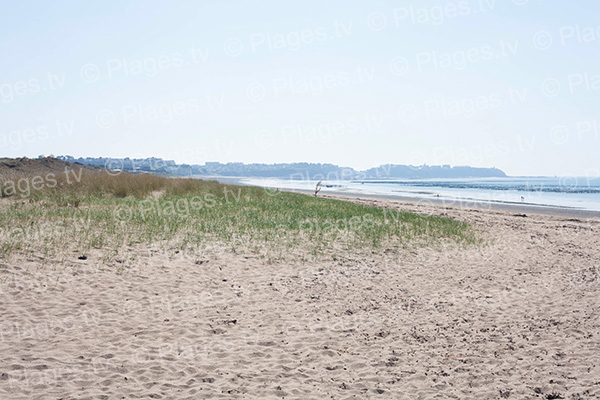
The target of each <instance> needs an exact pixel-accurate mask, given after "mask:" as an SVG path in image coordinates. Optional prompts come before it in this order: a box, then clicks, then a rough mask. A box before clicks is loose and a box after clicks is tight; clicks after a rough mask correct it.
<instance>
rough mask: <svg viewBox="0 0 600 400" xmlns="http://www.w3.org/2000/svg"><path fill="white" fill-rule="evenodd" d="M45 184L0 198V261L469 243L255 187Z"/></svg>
mask: <svg viewBox="0 0 600 400" xmlns="http://www.w3.org/2000/svg"><path fill="white" fill-rule="evenodd" d="M13 179H15V178H14V177H13ZM27 179H29V178H27ZM54 181H56V185H54ZM54 181H52V180H51V183H48V184H46V185H44V187H42V188H39V186H38V189H35V190H30V191H28V192H29V193H28V195H27V196H23V195H22V193H25V192H24V191H22V193H21V194H12V195H11V196H10V197H11V198H9V199H3V200H2V205H1V207H0V229H1V232H2V236H3V240H2V247H1V248H0V255H2V256H7V255H8V254H10V253H11V252H13V251H15V250H19V251H38V252H39V251H41V252H43V254H44V255H46V256H52V255H53V254H54V253H56V251H58V250H61V249H72V250H79V251H82V252H85V251H86V250H89V249H91V248H101V249H108V250H110V251H112V252H114V254H117V253H118V252H119V251H121V250H122V249H123V248H126V247H127V246H133V245H137V244H148V243H168V246H170V248H174V249H175V248H176V249H197V248H202V247H203V246H205V245H207V244H211V243H220V244H224V245H226V246H227V247H228V248H229V249H230V250H233V251H252V252H255V253H257V254H261V255H263V256H267V257H270V258H286V257H289V256H291V255H292V254H302V253H307V254H312V255H314V256H318V255H321V254H324V253H331V254H334V253H335V250H336V249H338V248H350V249H353V250H356V251H360V250H365V249H367V250H372V249H379V248H382V247H384V246H385V247H386V248H388V247H393V248H403V247H404V248H406V247H409V246H415V245H422V244H436V243H456V244H458V245H470V244H475V243H477V242H478V239H477V236H476V234H475V232H474V231H473V229H472V227H471V226H470V225H468V224H466V223H463V222H459V221H454V220H451V219H447V218H440V217H435V216H423V215H417V214H412V213H407V212H396V211H390V210H383V209H379V208H373V207H367V206H363V205H358V204H354V203H350V202H343V201H338V200H331V199H323V198H314V197H310V196H306V195H301V194H294V193H287V192H272V191H267V190H264V189H261V188H254V187H240V186H226V185H222V184H219V183H217V182H207V181H199V180H194V179H171V178H166V177H160V176H153V175H131V174H125V173H123V174H120V175H117V176H111V175H109V174H107V173H106V172H98V173H94V172H91V173H90V172H85V173H83V174H82V175H80V176H79V178H78V179H77V177H76V176H75V175H74V176H72V177H70V179H69V177H68V175H67V176H58V175H57V176H55V177H54ZM0 185H2V186H3V187H4V184H3V183H2V182H0ZM22 186H23V187H24V184H23V185H22ZM3 193H4V195H5V196H6V195H7V193H6V191H5V190H4V191H3ZM8 194H9V195H10V193H8Z"/></svg>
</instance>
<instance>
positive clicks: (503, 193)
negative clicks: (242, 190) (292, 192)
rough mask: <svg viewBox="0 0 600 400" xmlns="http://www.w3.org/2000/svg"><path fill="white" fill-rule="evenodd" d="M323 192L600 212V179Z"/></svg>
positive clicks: (386, 184)
mask: <svg viewBox="0 0 600 400" xmlns="http://www.w3.org/2000/svg"><path fill="white" fill-rule="evenodd" d="M317 182H318V181H317V180H285V179H269V178H243V179H242V180H241V183H242V184H246V185H252V186H261V187H265V188H269V189H300V190H314V188H315V185H316V184H317ZM322 184H323V189H322V191H321V193H329V194H344V193H348V194H350V193H351V194H358V195H360V194H366V195H383V196H386V197H398V199H399V200H401V199H402V197H405V198H406V197H409V198H413V199H414V198H418V199H424V200H427V199H436V200H443V201H448V202H452V203H457V202H461V201H465V202H472V201H475V202H482V203H490V202H491V203H505V204H519V205H524V206H527V205H536V206H551V207H564V208H574V209H580V210H591V211H600V178H586V177H561V178H558V177H557V178H539V177H514V178H513V177H511V178H474V179H425V180H342V181H340V180H336V181H323V183H322Z"/></svg>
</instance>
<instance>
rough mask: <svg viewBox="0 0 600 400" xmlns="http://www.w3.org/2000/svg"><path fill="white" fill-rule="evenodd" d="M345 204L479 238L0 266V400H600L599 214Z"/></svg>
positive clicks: (35, 260) (26, 259) (26, 260)
mask: <svg viewBox="0 0 600 400" xmlns="http://www.w3.org/2000/svg"><path fill="white" fill-rule="evenodd" d="M352 201H357V202H362V203H365V204H370V205H376V206H379V207H384V206H385V207H389V208H392V209H401V210H407V211H418V212H421V213H425V214H432V215H443V216H447V217H450V218H454V219H459V220H463V221H469V222H471V223H473V224H474V225H475V226H476V227H477V229H478V230H480V231H481V232H482V235H484V236H485V238H486V242H487V243H486V244H485V245H482V246H470V247H467V248H458V247H456V246H448V247H444V248H435V246H433V247H416V248H414V249H411V250H410V251H402V252H399V253H398V252H395V251H392V250H389V251H388V249H382V250H381V251H376V252H373V253H372V254H370V255H365V254H360V255H359V254H355V253H353V252H345V253H343V252H336V257H335V258H336V259H335V260H334V259H333V258H334V257H329V258H328V257H322V258H320V259H318V260H310V261H306V262H299V261H298V262H275V263H271V264H269V263H266V262H265V261H263V260H261V259H259V258H256V257H254V256H252V255H250V254H244V253H241V254H233V253H231V252H229V251H227V250H226V249H223V251H211V252H210V253H207V254H206V255H204V256H203V255H200V256H194V257H189V256H186V255H185V254H180V255H175V256H173V255H167V254H162V253H161V252H160V251H156V252H154V253H153V252H152V249H148V248H132V249H131V250H130V251H131V252H132V254H135V256H136V262H135V263H132V264H131V265H128V263H127V262H123V263H122V264H120V263H118V262H117V263H116V264H114V265H113V264H112V263H106V262H104V261H102V258H101V256H100V255H99V254H95V253H90V254H88V255H87V259H85V260H83V259H78V257H77V255H76V254H73V255H72V256H70V258H68V259H67V261H61V262H53V261H51V260H46V259H44V257H43V256H42V255H40V256H39V257H33V256H30V255H29V256H25V255H19V254H16V255H14V256H12V258H11V260H10V261H7V262H2V263H1V264H0V303H1V304H2V306H1V307H0V317H1V322H0V324H1V325H0V326H1V336H0V354H1V357H0V398H1V399H59V398H60V399H117V398H156V399H186V398H188V399H199V398H288V399H322V398H334V399H350V398H361V399H365V398H373V399H377V398H392V399H434V398H439V399H452V398H454V399H501V398H509V399H528V398H531V399H533V398H540V399H552V398H565V399H579V398H581V399H588V398H597V397H600V237H599V233H600V222H598V221H597V220H585V219H573V218H566V217H561V216H548V215H536V214H529V213H528V214H527V215H526V216H524V215H523V214H516V215H515V214H514V213H512V212H510V211H494V210H477V209H475V210H471V209H459V208H445V207H441V206H435V205H434V206H429V205H423V204H410V203H396V202H391V201H387V200H376V199H366V200H359V199H354V200H352Z"/></svg>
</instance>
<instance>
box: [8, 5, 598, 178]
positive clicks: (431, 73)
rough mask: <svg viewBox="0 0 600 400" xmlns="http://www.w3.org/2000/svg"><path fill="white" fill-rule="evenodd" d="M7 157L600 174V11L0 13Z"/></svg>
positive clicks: (170, 8) (71, 9)
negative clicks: (422, 166)
mask: <svg viewBox="0 0 600 400" xmlns="http://www.w3.org/2000/svg"><path fill="white" fill-rule="evenodd" d="M0 4H1V9H0V54H1V61H0V89H1V90H0V121H1V124H0V154H1V155H2V156H8V157H15V156H30V157H35V156H38V155H40V154H45V155H48V154H54V155H59V154H64V155H66V154H68V155H72V156H75V157H79V156H84V157H85V156H107V157H126V156H129V157H148V156H158V157H163V158H168V159H174V160H175V161H177V162H181V163H197V164H202V163H204V162H205V161H221V162H228V161H241V162H247V163H250V162H265V163H273V162H295V161H308V162H330V163H335V164H340V165H344V166H351V167H355V168H368V167H371V166H376V165H379V164H383V163H396V164H412V165H420V164H423V163H426V164H430V165H431V164H451V165H473V166H484V167H492V166H496V167H498V168H501V169H503V170H504V171H505V172H507V173H508V174H511V175H577V176H585V175H588V176H589V175H595V176H598V175H600V161H598V160H599V159H600V157H599V156H598V153H599V151H600V51H599V50H600V2H597V1H592V0H587V1H583V0H579V1H569V2H566V1H559V0H544V1H542V0H470V1H466V0H456V1H424V0H413V1H396V2H383V1H297V2H290V1H243V2H242V1H213V2H207V1H168V2H167V1H149V0H146V1H123V0H119V1H97V2H91V1H41V0H40V1H35V2H33V1H0Z"/></svg>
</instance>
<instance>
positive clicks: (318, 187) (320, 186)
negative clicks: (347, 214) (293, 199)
mask: <svg viewBox="0 0 600 400" xmlns="http://www.w3.org/2000/svg"><path fill="white" fill-rule="evenodd" d="M321 183H323V179H321V180H320V181H319V182H318V183H317V186H315V197H317V193H319V192H320V191H321V189H322V185H321Z"/></svg>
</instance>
